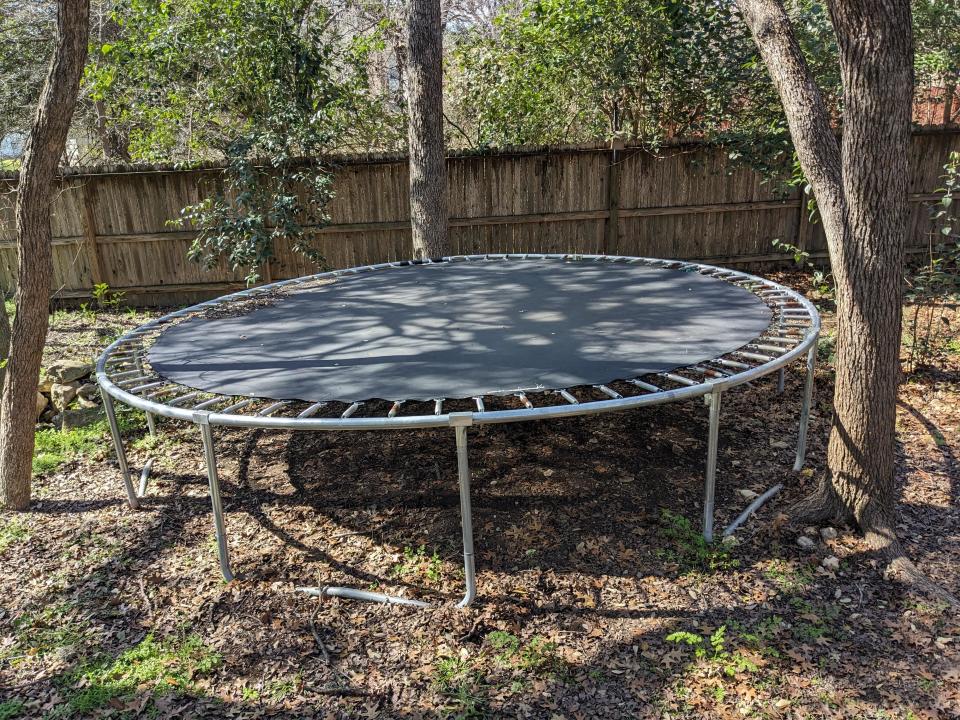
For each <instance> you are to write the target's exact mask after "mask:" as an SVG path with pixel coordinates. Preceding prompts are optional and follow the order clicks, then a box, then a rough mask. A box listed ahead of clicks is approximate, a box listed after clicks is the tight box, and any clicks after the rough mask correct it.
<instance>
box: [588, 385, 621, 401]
mask: <svg viewBox="0 0 960 720" xmlns="http://www.w3.org/2000/svg"><path fill="white" fill-rule="evenodd" d="M594 387H595V388H596V389H597V390H599V391H600V392H602V393H603V394H604V395H607V396H608V397H612V398H613V399H614V400H619V399H620V398H622V397H623V395H621V394H620V393H618V392H617V391H616V390H614V389H612V388H608V387H607V386H606V385H594Z"/></svg>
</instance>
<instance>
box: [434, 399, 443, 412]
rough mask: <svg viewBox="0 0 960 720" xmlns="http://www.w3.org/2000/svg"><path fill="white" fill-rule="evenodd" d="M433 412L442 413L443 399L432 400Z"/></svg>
mask: <svg viewBox="0 0 960 720" xmlns="http://www.w3.org/2000/svg"><path fill="white" fill-rule="evenodd" d="M433 414H434V415H442V414H443V399H442V398H441V399H438V400H434V401H433Z"/></svg>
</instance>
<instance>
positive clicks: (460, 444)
mask: <svg viewBox="0 0 960 720" xmlns="http://www.w3.org/2000/svg"><path fill="white" fill-rule="evenodd" d="M454 430H455V432H456V435H457V475H458V477H459V484H460V523H461V527H462V529H463V577H464V580H465V581H466V584H467V590H466V593H465V594H464V596H463V600H461V601H460V602H459V603H457V607H461V608H462V607H466V606H467V605H469V604H470V603H472V602H473V599H474V598H475V597H476V596H477V575H476V567H475V565H474V556H473V509H472V507H471V504H470V461H469V457H468V453H467V428H466V427H464V426H462V425H458V426H456V427H455V428H454Z"/></svg>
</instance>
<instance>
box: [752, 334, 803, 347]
mask: <svg viewBox="0 0 960 720" xmlns="http://www.w3.org/2000/svg"><path fill="white" fill-rule="evenodd" d="M760 339H761V340H763V342H765V343H768V342H775V343H782V344H784V345H795V344H796V342H797V340H799V339H800V338H799V337H796V336H793V337H786V336H783V335H767V336H766V337H763V338H760Z"/></svg>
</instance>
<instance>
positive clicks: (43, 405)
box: [37, 392, 48, 420]
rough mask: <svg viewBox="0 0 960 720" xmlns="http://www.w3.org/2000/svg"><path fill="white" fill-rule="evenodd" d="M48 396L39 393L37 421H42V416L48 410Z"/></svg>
mask: <svg viewBox="0 0 960 720" xmlns="http://www.w3.org/2000/svg"><path fill="white" fill-rule="evenodd" d="M47 402H48V400H47V396H46V395H44V394H43V393H39V392H38V393H37V420H39V419H40V416H41V415H43V411H44V410H46V409H47Z"/></svg>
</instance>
